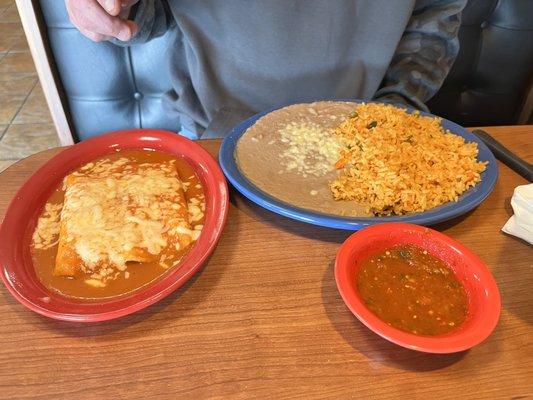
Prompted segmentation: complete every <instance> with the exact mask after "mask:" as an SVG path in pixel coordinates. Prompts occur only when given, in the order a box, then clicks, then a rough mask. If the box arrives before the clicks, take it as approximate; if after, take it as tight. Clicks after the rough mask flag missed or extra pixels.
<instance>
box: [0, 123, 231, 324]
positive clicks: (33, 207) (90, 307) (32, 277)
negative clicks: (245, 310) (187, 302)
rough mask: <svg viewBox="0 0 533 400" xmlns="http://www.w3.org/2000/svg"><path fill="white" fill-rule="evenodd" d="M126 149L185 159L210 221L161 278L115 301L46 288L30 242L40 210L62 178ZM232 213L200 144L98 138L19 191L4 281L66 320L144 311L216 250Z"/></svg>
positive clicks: (125, 134)
mask: <svg viewBox="0 0 533 400" xmlns="http://www.w3.org/2000/svg"><path fill="white" fill-rule="evenodd" d="M126 149H130V150H131V149H152V150H157V151H161V152H164V153H168V154H172V155H175V156H178V157H183V158H184V159H185V160H186V161H188V162H189V164H190V165H192V167H193V168H194V170H195V171H196V173H197V174H198V177H199V178H200V180H201V182H202V184H203V186H204V190H205V196H206V213H205V223H204V227H203V229H202V233H201V235H200V237H199V238H198V240H197V242H196V243H195V245H194V246H193V248H192V249H191V251H190V252H189V253H188V254H187V255H186V256H185V257H184V258H183V259H182V260H181V261H180V263H179V265H177V266H174V267H173V269H172V270H170V271H169V272H168V273H167V274H165V275H164V276H163V277H162V278H160V279H159V280H157V281H155V282H154V283H151V284H149V285H147V286H146V287H143V288H141V289H138V290H137V291H134V292H132V293H131V294H127V295H124V296H121V297H118V298H115V299H109V300H102V301H93V300H91V301H83V300H76V299H72V298H69V297H65V296H62V295H59V294H56V293H53V292H51V291H49V290H47V289H46V288H45V287H44V286H43V285H42V284H41V283H40V282H39V280H38V279H37V276H36V273H35V270H34V267H33V264H32V260H31V255H30V243H31V236H32V233H33V230H34V229H35V225H36V223H37V219H38V217H39V213H40V212H41V210H42V208H43V207H44V204H45V203H46V201H47V200H48V198H49V196H50V195H51V193H52V192H53V191H54V189H55V188H56V187H57V186H58V185H59V184H60V182H61V181H62V179H63V177H64V176H65V175H67V174H68V173H69V172H71V171H72V170H74V169H76V168H78V167H80V166H81V165H83V164H85V163H87V162H89V161H91V160H94V159H96V158H99V157H101V156H104V155H106V154H109V153H113V152H115V151H118V150H126ZM227 213H228V188H227V184H226V180H225V178H224V175H223V174H222V171H221V170H220V168H219V166H218V163H217V162H216V161H215V160H214V159H213V157H212V156H211V155H210V154H209V153H208V152H207V151H206V150H204V149H203V148H202V147H200V146H199V145H198V144H196V143H194V142H192V141H191V140H188V139H186V138H184V137H182V136H179V135H177V134H175V133H171V132H167V131H161V130H153V129H133V130H124V131H118V132H114V133H110V134H106V135H102V136H97V137H94V138H91V139H88V140H86V141H83V142H81V143H78V144H76V145H74V146H72V147H69V148H67V149H66V150H64V151H62V152H61V153H59V154H57V155H56V156H55V157H53V158H52V159H50V160H49V161H48V162H47V163H46V164H44V165H43V166H42V167H41V168H39V170H37V172H35V173H34V174H33V175H32V176H31V177H30V178H29V179H28V180H27V181H26V183H24V185H23V186H22V187H21V188H20V190H19V191H18V192H17V194H16V196H15V197H14V198H13V200H12V201H11V203H10V205H9V207H8V209H7V213H6V215H5V218H4V222H3V223H2V227H1V228H0V263H1V264H0V268H1V273H2V280H3V281H4V284H5V285H6V287H7V288H8V290H9V291H10V292H11V294H12V295H13V296H14V297H15V299H17V300H18V301H19V302H20V303H21V304H23V305H24V306H25V307H27V308H29V309H30V310H33V311H35V312H37V313H39V314H42V315H45V316H47V317H50V318H55V319H59V320H64V321H77V322H96V321H105V320H109V319H113V318H118V317H121V316H124V315H127V314H131V313H133V312H135V311H138V310H141V309H143V308H145V307H147V306H149V305H151V304H153V303H155V302H157V301H159V300H161V299H162V298H163V297H165V296H167V295H169V294H170V293H171V292H173V291H174V290H176V289H177V288H178V287H180V286H181V285H183V284H184V283H185V282H186V281H187V280H189V279H190V278H191V277H192V276H193V274H194V273H195V272H196V271H198V270H199V269H200V267H201V266H202V264H203V263H204V262H205V260H206V259H207V257H208V256H209V255H210V254H211V253H212V251H213V249H214V248H215V245H216V243H217V241H218V239H219V237H220V234H221V233H222V229H223V227H224V224H225V222H226V217H227Z"/></svg>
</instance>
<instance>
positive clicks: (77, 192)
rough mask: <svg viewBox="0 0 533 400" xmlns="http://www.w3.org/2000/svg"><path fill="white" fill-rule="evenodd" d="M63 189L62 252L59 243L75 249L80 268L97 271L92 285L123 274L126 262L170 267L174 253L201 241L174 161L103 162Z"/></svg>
mask: <svg viewBox="0 0 533 400" xmlns="http://www.w3.org/2000/svg"><path fill="white" fill-rule="evenodd" d="M64 189H65V204H64V207H63V210H62V212H61V224H62V226H61V234H60V235H61V236H60V248H61V241H64V242H65V243H66V244H67V246H70V247H73V248H74V250H75V253H76V256H77V257H79V259H80V261H81V263H82V267H81V269H82V270H83V271H84V272H86V273H87V272H94V274H93V275H91V278H92V279H93V280H94V279H96V280H97V281H98V280H102V279H103V278H106V277H110V276H113V274H114V273H115V271H116V270H119V271H124V270H125V269H126V263H127V262H128V261H139V262H145V261H154V260H155V261H159V262H160V264H161V265H163V266H165V267H168V266H169V265H172V262H173V261H174V260H170V259H171V254H170V253H172V252H174V253H175V250H174V248H175V249H178V250H179V249H183V248H185V247H187V246H188V245H189V244H190V243H191V242H192V241H193V240H194V239H195V237H197V236H196V235H194V233H193V232H194V229H191V226H190V224H189V221H188V212H189V210H187V209H186V206H187V203H186V201H185V198H184V195H183V185H182V182H181V181H180V179H179V177H178V174H177V171H176V168H175V166H174V165H173V162H172V161H169V162H165V163H157V164H154V163H143V164H138V163H136V162H133V161H131V160H129V159H127V158H120V159H118V160H117V161H114V162H111V161H109V160H105V159H104V160H101V161H99V162H97V163H89V164H87V165H85V166H84V167H82V168H81V169H80V170H79V171H76V172H74V173H72V174H70V175H69V176H67V177H66V178H65V181H64ZM169 249H172V250H169ZM58 255H59V253H58ZM58 262H60V260H59V257H58ZM57 267H59V268H61V265H59V266H58V265H57V263H56V268H57ZM103 280H104V281H105V279H103ZM86 282H87V283H88V284H90V285H96V286H98V285H100V283H95V282H93V281H92V280H91V279H88V280H87V281H86Z"/></svg>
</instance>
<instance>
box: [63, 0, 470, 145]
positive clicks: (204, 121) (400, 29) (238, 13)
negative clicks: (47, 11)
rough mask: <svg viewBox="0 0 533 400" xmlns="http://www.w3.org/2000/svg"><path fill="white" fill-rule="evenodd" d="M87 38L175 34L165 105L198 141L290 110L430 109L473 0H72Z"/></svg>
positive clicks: (126, 39)
mask: <svg viewBox="0 0 533 400" xmlns="http://www.w3.org/2000/svg"><path fill="white" fill-rule="evenodd" d="M65 1H66V5H67V9H68V12H69V15H70V19H71V21H72V22H73V24H74V25H75V26H76V27H77V28H78V29H79V30H80V31H81V32H82V33H83V34H84V35H85V36H87V37H89V38H90V39H92V40H95V41H102V40H109V41H112V42H113V43H115V44H117V45H121V46H125V45H126V46H135V45H140V44H142V43H146V42H147V41H149V40H152V39H154V38H156V37H158V36H161V35H163V34H164V33H165V32H166V31H167V30H169V29H173V31H174V37H173V44H172V47H171V48H170V49H169V52H168V61H169V65H168V73H169V74H170V77H171V81H172V86H173V88H172V90H170V91H169V92H168V93H167V94H166V95H165V97H164V99H163V106H164V109H165V112H168V113H171V114H173V115H176V116H178V117H179V118H180V121H181V124H182V133H183V134H185V135H186V136H188V137H190V138H194V139H196V138H200V137H202V138H208V137H220V136H224V134H225V133H227V131H228V130H229V129H230V128H231V127H232V126H233V125H234V124H235V123H237V122H239V121H240V120H242V119H244V118H246V117H249V116H251V115H253V114H254V113H256V112H259V111H263V110H266V109H269V108H272V107H275V106H278V105H283V104H289V103H295V102H307V101H314V100H324V99H361V100H377V101H383V102H392V103H397V104H404V105H408V106H411V107H414V108H418V109H421V110H426V106H425V104H424V103H425V102H426V101H427V100H428V99H430V98H431V97H432V96H433V95H434V94H435V93H436V92H437V90H438V89H439V88H440V86H441V85H442V82H443V81H444V78H445V77H446V75H447V74H448V72H449V71H450V68H451V66H452V64H453V62H454V60H455V58H456V56H457V53H458V50H459V43H458V39H457V32H458V29H459V25H460V14H461V11H462V9H463V7H464V6H465V3H466V0H140V1H136V0H65Z"/></svg>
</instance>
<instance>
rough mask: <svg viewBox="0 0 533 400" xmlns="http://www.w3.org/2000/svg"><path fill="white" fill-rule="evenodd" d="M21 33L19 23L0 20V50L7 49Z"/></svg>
mask: <svg viewBox="0 0 533 400" xmlns="http://www.w3.org/2000/svg"><path fill="white" fill-rule="evenodd" d="M21 35H23V32H22V28H21V27H20V24H16V23H4V22H0V51H2V52H5V51H9V50H10V49H11V48H12V47H13V44H14V43H15V41H16V40H17V39H18V38H19V37H20V36H21Z"/></svg>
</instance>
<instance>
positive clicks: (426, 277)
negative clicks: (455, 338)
mask: <svg viewBox="0 0 533 400" xmlns="http://www.w3.org/2000/svg"><path fill="white" fill-rule="evenodd" d="M357 288H358V290H359V293H360V295H361V297H362V299H363V301H364V303H365V304H366V305H367V307H368V308H369V309H370V310H371V311H372V312H373V313H374V314H376V315H377V316H378V317H379V318H380V319H382V320H383V321H385V322H386V323H387V324H389V325H391V326H393V327H395V328H398V329H401V330H403V331H406V332H410V333H414V334H418V335H440V334H444V333H447V332H450V331H451V330H453V329H455V328H457V327H458V326H459V325H461V324H462V323H463V322H464V321H465V319H466V315H467V311H468V299H467V295H466V291H465V289H464V287H463V286H462V285H461V283H460V282H459V281H458V280H457V278H456V277H455V274H454V273H453V271H452V270H451V269H450V268H449V267H448V266H447V265H446V264H445V263H444V262H443V261H442V260H440V259H438V258H436V257H434V256H432V255H431V254H429V253H428V252H426V251H424V250H422V249H421V248H419V247H416V246H413V245H405V246H397V247H392V248H390V249H388V250H386V251H383V252H381V253H378V254H375V255H373V256H371V257H369V258H367V259H366V260H364V261H363V265H362V266H361V269H360V270H359V273H358V276H357Z"/></svg>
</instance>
